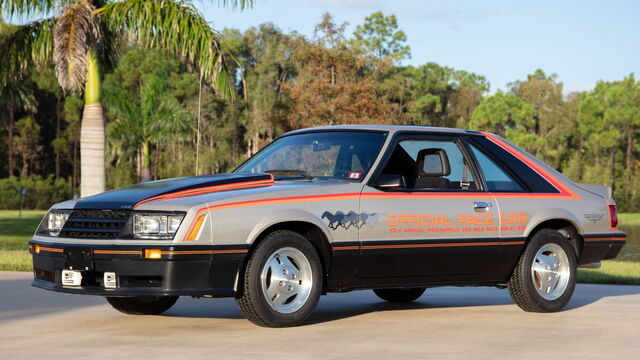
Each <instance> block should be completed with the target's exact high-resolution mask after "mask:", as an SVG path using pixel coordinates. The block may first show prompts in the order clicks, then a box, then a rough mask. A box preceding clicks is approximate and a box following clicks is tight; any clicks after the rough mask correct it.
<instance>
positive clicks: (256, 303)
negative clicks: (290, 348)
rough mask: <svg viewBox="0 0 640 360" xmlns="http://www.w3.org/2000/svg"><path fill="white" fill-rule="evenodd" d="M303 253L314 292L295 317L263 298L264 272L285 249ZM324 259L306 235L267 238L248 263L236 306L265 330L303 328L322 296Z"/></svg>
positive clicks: (279, 234) (286, 233) (281, 232)
mask: <svg viewBox="0 0 640 360" xmlns="http://www.w3.org/2000/svg"><path fill="white" fill-rule="evenodd" d="M287 247H290V248H294V249H297V250H299V251H300V252H301V253H302V254H303V255H304V256H305V258H306V259H307V261H308V262H309V265H310V268H311V274H310V279H312V281H313V282H312V286H311V291H310V293H309V295H308V297H307V300H306V302H304V304H303V305H301V307H300V308H299V309H298V310H296V311H295V312H292V313H282V312H279V311H277V310H276V309H274V308H273V307H272V306H271V305H270V303H269V302H268V300H267V297H266V296H265V295H264V294H263V291H262V285H261V274H262V269H263V267H264V266H265V264H266V262H267V260H269V258H270V257H271V255H272V254H274V253H275V252H276V251H278V250H280V249H283V248H287ZM323 278H324V276H323V272H322V264H321V262H320V257H319V256H318V253H317V251H316V249H315V248H314V247H313V245H312V244H311V243H310V242H309V241H308V240H307V239H306V238H305V237H304V236H302V235H300V234H298V233H296V232H293V231H287V230H278V231H274V232H273V233H271V234H269V235H267V237H266V238H265V239H264V240H263V241H261V242H260V243H259V244H258V245H257V246H256V248H255V249H254V251H253V252H252V253H251V255H250V257H249V260H248V262H247V265H246V268H245V272H244V281H243V282H242V287H241V292H240V294H239V297H237V298H236V303H237V304H238V307H239V308H240V311H242V313H243V314H244V316H245V317H246V318H247V319H248V320H249V321H251V322H252V323H254V324H256V325H259V326H265V327H288V326H297V325H300V324H302V323H303V322H304V321H305V320H307V319H308V318H309V316H311V313H312V312H313V310H314V309H315V308H316V305H317V304H318V300H319V299H320V294H321V292H322V280H323Z"/></svg>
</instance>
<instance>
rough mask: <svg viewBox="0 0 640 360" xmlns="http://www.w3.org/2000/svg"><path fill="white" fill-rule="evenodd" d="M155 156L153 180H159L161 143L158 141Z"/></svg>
mask: <svg viewBox="0 0 640 360" xmlns="http://www.w3.org/2000/svg"><path fill="white" fill-rule="evenodd" d="M153 156H154V160H153V180H158V173H159V171H160V143H156V146H155V153H154V155H153Z"/></svg>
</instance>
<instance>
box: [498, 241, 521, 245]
mask: <svg viewBox="0 0 640 360" xmlns="http://www.w3.org/2000/svg"><path fill="white" fill-rule="evenodd" d="M500 245H524V241H504V242H501V243H500Z"/></svg>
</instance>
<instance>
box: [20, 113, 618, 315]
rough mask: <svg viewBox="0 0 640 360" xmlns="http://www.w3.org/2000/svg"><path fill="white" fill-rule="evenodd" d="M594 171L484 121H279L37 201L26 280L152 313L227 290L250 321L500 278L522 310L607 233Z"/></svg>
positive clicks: (601, 254) (549, 299)
mask: <svg viewBox="0 0 640 360" xmlns="http://www.w3.org/2000/svg"><path fill="white" fill-rule="evenodd" d="M616 226H617V215H616V205H615V203H614V202H613V200H612V197H611V189H610V188H609V187H604V186H593V185H585V184H578V183H575V182H573V181H571V180H569V179H568V178H566V177H565V176H563V175H562V174H561V173H560V172H558V171H556V170H555V169H553V168H552V167H550V166H549V165H547V164H545V163H543V162H542V161H540V160H539V159H537V158H535V157H534V156H533V155H531V154H529V153H527V152H526V151H524V150H523V149H520V148H518V147H517V146H515V145H513V144H512V143H510V142H509V141H507V140H506V139H504V138H501V137H500V136H497V135H493V134H489V133H484V132H478V131H468V130H458V129H447V128H430V127H411V126H377V125H370V126H355V125H354V126H330V127H320V128H311V129H303V130H297V131H293V132H289V133H287V134H284V135H282V136H280V137H279V138H278V139H276V140H275V141H273V142H272V143H271V144H270V145H268V146H266V147H265V148H264V149H262V150H261V151H260V152H258V153H257V154H256V155H254V156H253V157H251V158H249V159H248V160H247V161H245V162H244V163H243V164H241V165H240V166H239V167H238V168H237V169H236V170H235V171H233V172H232V173H229V174H217V175H204V176H192V177H185V178H175V179H165V180H159V181H152V182H146V183H141V184H137V185H132V186H129V187H126V188H123V189H119V190H113V191H108V192H105V193H102V194H98V195H94V196H90V197H86V198H81V199H77V200H70V201H66V202H62V203H59V204H55V205H54V206H52V207H51V209H50V210H49V212H48V213H47V214H46V216H45V217H44V218H43V220H42V222H41V224H40V225H39V227H38V229H37V230H36V232H35V234H34V236H33V238H32V239H31V240H30V241H29V248H30V252H31V253H32V255H33V268H34V281H33V285H34V286H36V287H39V288H42V289H46V290H52V291H58V292H64V293H72V294H85V295H99V296H105V297H106V299H107V301H108V302H109V303H110V304H111V305H112V306H113V307H114V308H115V309H117V310H119V311H121V312H123V313H126V314H159V313H162V312H164V311H166V310H168V309H169V308H170V307H171V306H173V305H174V304H175V302H176V301H177V299H178V297H179V296H193V297H234V298H235V299H236V302H237V304H238V306H239V308H240V309H241V311H242V312H243V314H244V315H245V316H246V317H247V319H249V320H250V321H252V322H254V323H256V324H258V325H261V326H271V327H282V326H294V325H299V324H301V323H303V322H304V321H305V320H306V319H307V318H308V317H309V316H310V315H311V313H312V312H313V310H314V308H315V307H316V305H317V303H318V300H319V298H320V295H322V294H326V293H328V292H343V291H351V290H359V289H372V290H373V291H374V292H375V294H376V295H378V296H379V297H380V298H381V299H384V300H387V301H393V302H407V301H413V300H415V299H417V298H418V297H420V296H422V294H423V293H424V292H425V289H427V288H430V287H437V286H450V285H455V286H478V285H482V286H497V287H500V288H508V289H509V292H510V294H511V297H512V298H513V300H514V302H515V303H516V304H517V305H518V306H520V307H521V308H522V309H523V310H525V311H532V312H553V311H558V310H560V309H562V308H563V307H564V306H565V305H566V304H567V303H568V301H569V300H570V298H571V296H572V293H573V291H574V288H575V283H576V268H577V267H579V266H597V264H599V262H600V261H601V260H602V259H611V258H614V257H615V256H616V255H617V254H618V252H619V251H620V249H621V248H622V246H623V245H624V243H625V236H626V235H625V234H624V233H623V232H621V231H619V230H618V229H617V228H616Z"/></svg>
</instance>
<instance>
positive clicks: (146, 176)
mask: <svg viewBox="0 0 640 360" xmlns="http://www.w3.org/2000/svg"><path fill="white" fill-rule="evenodd" d="M140 153H141V154H142V174H141V176H140V180H141V181H142V182H147V181H151V169H150V165H151V159H149V143H148V142H146V141H145V142H143V143H142V149H140Z"/></svg>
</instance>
